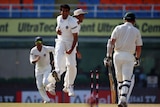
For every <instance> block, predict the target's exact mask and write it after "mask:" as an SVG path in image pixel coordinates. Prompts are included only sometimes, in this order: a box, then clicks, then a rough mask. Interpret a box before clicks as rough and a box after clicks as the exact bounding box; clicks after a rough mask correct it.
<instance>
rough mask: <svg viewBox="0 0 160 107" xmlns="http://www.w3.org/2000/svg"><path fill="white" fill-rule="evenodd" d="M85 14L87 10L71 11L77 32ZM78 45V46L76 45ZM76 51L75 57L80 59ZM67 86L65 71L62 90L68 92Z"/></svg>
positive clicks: (67, 77) (67, 78) (79, 54)
mask: <svg viewBox="0 0 160 107" xmlns="http://www.w3.org/2000/svg"><path fill="white" fill-rule="evenodd" d="M85 14H87V12H85V11H84V10H83V9H76V10H75V11H74V13H73V17H74V20H75V21H76V22H77V23H78V34H79V32H80V29H81V23H82V22H83V20H84V15H85ZM77 47H78V46H77ZM76 51H77V52H76V53H77V58H78V59H81V57H82V56H81V53H80V52H79V51H78V49H77V50H76ZM68 87H69V76H68V72H66V74H65V77H64V88H63V91H64V92H65V93H68Z"/></svg>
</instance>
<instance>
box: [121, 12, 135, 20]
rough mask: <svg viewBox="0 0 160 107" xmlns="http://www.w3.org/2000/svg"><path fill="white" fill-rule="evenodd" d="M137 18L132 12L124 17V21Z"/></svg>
mask: <svg viewBox="0 0 160 107" xmlns="http://www.w3.org/2000/svg"><path fill="white" fill-rule="evenodd" d="M135 18H136V17H135V14H134V13H132V12H127V13H126V14H125V15H124V17H123V19H124V20H135Z"/></svg>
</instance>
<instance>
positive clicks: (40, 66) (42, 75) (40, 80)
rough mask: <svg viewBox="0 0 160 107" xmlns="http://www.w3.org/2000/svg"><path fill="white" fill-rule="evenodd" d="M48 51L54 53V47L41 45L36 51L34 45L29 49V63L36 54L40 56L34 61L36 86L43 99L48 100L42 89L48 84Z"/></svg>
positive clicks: (49, 66)
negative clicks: (39, 49) (40, 48)
mask: <svg viewBox="0 0 160 107" xmlns="http://www.w3.org/2000/svg"><path fill="white" fill-rule="evenodd" d="M50 52H52V53H53V54H54V47H51V46H45V45H42V50H41V51H38V49H37V47H36V46H35V47H33V48H32V49H31V51H30V63H32V61H33V60H34V59H35V58H36V56H37V55H38V56H40V60H39V61H38V62H36V63H35V77H36V84H37V88H38V89H39V91H40V94H41V96H42V98H43V100H44V101H50V99H49V98H48V96H47V94H46V92H45V89H44V87H45V86H46V85H47V84H49V82H48V80H47V78H48V75H49V73H50V72H51V69H52V68H51V64H50V55H49V53H50Z"/></svg>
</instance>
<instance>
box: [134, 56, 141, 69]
mask: <svg viewBox="0 0 160 107" xmlns="http://www.w3.org/2000/svg"><path fill="white" fill-rule="evenodd" d="M134 66H135V67H137V66H140V59H139V58H136V59H135V61H134Z"/></svg>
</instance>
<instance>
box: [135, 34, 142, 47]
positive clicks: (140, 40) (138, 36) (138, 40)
mask: <svg viewBox="0 0 160 107" xmlns="http://www.w3.org/2000/svg"><path fill="white" fill-rule="evenodd" d="M142 45H143V42H142V38H141V34H140V31H138V35H137V41H136V46H142Z"/></svg>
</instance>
